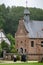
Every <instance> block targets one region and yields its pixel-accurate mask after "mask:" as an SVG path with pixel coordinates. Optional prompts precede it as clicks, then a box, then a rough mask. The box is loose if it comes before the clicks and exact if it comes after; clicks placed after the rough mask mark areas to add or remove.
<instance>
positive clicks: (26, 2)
mask: <svg viewBox="0 0 43 65" xmlns="http://www.w3.org/2000/svg"><path fill="white" fill-rule="evenodd" d="M27 4H28V1H27V0H26V8H27Z"/></svg>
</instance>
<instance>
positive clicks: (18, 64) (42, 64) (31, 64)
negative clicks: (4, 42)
mask: <svg viewBox="0 0 43 65" xmlns="http://www.w3.org/2000/svg"><path fill="white" fill-rule="evenodd" d="M0 65H43V63H26V62H25V63H12V64H0Z"/></svg>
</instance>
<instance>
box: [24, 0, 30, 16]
mask: <svg viewBox="0 0 43 65" xmlns="http://www.w3.org/2000/svg"><path fill="white" fill-rule="evenodd" d="M27 4H28V1H27V0H26V8H25V9H24V14H25V15H29V14H30V12H29V10H28V6H27Z"/></svg>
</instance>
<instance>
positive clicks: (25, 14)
mask: <svg viewBox="0 0 43 65" xmlns="http://www.w3.org/2000/svg"><path fill="white" fill-rule="evenodd" d="M27 4H28V2H27V0H26V8H25V9H24V21H25V22H27V23H28V22H29V20H30V12H29V10H28V7H27Z"/></svg>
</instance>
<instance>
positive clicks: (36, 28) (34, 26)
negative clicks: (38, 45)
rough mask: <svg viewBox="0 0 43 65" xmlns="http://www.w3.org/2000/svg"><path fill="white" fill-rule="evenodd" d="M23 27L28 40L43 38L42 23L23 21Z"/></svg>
mask: <svg viewBox="0 0 43 65" xmlns="http://www.w3.org/2000/svg"><path fill="white" fill-rule="evenodd" d="M24 25H25V28H26V30H27V31H28V36H29V37H30V38H43V21H34V20H32V21H31V20H30V21H29V22H25V21H24Z"/></svg>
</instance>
